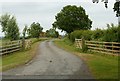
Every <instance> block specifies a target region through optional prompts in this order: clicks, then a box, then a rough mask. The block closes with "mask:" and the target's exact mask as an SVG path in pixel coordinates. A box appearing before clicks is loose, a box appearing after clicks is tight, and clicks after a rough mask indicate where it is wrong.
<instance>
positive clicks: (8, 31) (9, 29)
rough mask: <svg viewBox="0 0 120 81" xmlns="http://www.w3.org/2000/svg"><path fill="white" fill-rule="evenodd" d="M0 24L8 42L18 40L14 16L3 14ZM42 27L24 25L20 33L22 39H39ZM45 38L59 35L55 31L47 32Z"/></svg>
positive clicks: (36, 24) (37, 24) (35, 24)
mask: <svg viewBox="0 0 120 81" xmlns="http://www.w3.org/2000/svg"><path fill="white" fill-rule="evenodd" d="M0 24H1V26H2V32H4V35H5V38H6V39H10V40H18V39H20V38H21V37H20V31H19V27H18V24H17V21H16V18H15V16H12V15H9V14H4V15H2V16H1V17H0ZM42 30H43V27H42V26H41V25H40V23H38V22H37V23H36V22H33V23H32V24H31V25H30V27H28V26H27V25H25V27H24V29H23V31H22V35H23V36H22V38H23V39H25V38H39V37H40V33H42ZM46 34H47V35H46V36H47V37H58V35H59V33H58V32H57V31H56V30H55V29H50V30H47V32H46Z"/></svg>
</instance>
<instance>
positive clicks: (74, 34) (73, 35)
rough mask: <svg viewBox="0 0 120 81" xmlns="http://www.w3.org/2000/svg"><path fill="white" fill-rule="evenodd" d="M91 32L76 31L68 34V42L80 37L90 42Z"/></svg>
mask: <svg viewBox="0 0 120 81" xmlns="http://www.w3.org/2000/svg"><path fill="white" fill-rule="evenodd" d="M91 35H92V31H90V30H76V31H74V32H72V33H71V34H70V40H71V41H72V42H74V41H75V38H77V39H81V38H82V37H84V38H85V40H91Z"/></svg>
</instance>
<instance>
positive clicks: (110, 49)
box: [75, 39, 120, 54]
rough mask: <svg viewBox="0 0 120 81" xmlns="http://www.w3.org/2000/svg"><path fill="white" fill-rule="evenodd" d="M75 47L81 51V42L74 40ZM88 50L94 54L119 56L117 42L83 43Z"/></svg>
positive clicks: (119, 45) (119, 50) (119, 49)
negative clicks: (94, 52)
mask: <svg viewBox="0 0 120 81" xmlns="http://www.w3.org/2000/svg"><path fill="white" fill-rule="evenodd" d="M75 43H76V47H77V48H81V49H82V40H81V39H75ZM85 45H86V46H87V47H88V49H91V50H92V51H96V52H102V53H107V54H108V53H109V54H120V43H118V42H99V41H85Z"/></svg>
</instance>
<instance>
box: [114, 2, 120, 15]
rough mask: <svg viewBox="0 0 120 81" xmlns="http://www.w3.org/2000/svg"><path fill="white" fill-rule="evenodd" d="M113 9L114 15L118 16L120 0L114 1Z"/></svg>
mask: <svg viewBox="0 0 120 81" xmlns="http://www.w3.org/2000/svg"><path fill="white" fill-rule="evenodd" d="M113 10H114V12H116V16H117V17H119V16H120V1H117V2H115V3H114V8H113Z"/></svg>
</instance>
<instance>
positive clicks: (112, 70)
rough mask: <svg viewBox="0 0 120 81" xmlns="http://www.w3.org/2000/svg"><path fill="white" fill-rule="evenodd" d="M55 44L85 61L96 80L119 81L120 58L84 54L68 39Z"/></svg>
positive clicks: (98, 54) (89, 53)
mask: <svg viewBox="0 0 120 81" xmlns="http://www.w3.org/2000/svg"><path fill="white" fill-rule="evenodd" d="M54 43H55V44H56V45H57V46H58V47H60V48H62V49H64V50H66V51H69V52H72V53H73V54H75V55H77V56H79V57H80V58H81V59H82V60H83V61H85V63H86V64H87V66H88V67H89V69H90V71H91V73H92V74H93V76H94V77H95V78H96V79H118V56H110V55H105V54H100V53H91V52H87V53H82V52H81V50H79V49H76V48H75V46H74V45H73V44H72V43H71V42H70V41H69V40H68V39H64V40H55V41H54Z"/></svg>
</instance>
